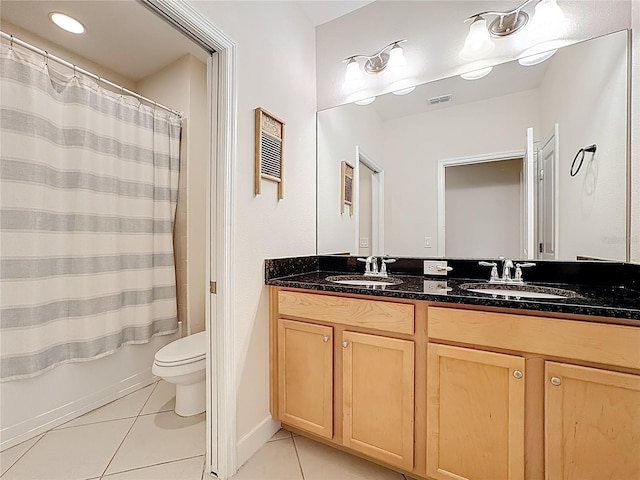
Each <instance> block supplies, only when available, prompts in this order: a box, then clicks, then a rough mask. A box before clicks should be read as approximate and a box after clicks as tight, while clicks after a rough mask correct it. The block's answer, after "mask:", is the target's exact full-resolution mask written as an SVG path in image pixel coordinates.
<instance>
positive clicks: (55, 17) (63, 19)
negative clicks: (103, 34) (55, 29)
mask: <svg viewBox="0 0 640 480" xmlns="http://www.w3.org/2000/svg"><path fill="white" fill-rule="evenodd" d="M49 18H50V19H51V21H52V22H53V23H55V24H56V25H57V26H59V27H60V28H61V29H63V30H66V31H67V32H70V33H75V34H80V33H84V31H85V29H84V25H82V24H81V23H80V22H79V21H78V20H76V19H75V18H71V17H70V16H69V15H65V14H64V13H59V12H51V13H50V14H49Z"/></svg>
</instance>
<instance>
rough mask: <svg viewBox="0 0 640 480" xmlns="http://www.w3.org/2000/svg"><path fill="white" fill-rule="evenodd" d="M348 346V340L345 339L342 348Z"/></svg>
mask: <svg viewBox="0 0 640 480" xmlns="http://www.w3.org/2000/svg"><path fill="white" fill-rule="evenodd" d="M348 346H349V342H347V341H346V340H345V341H344V342H342V348H347V347H348Z"/></svg>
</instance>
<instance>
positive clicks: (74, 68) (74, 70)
mask: <svg viewBox="0 0 640 480" xmlns="http://www.w3.org/2000/svg"><path fill="white" fill-rule="evenodd" d="M73 78H77V75H76V66H75V65H74V66H73Z"/></svg>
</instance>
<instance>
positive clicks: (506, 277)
mask: <svg viewBox="0 0 640 480" xmlns="http://www.w3.org/2000/svg"><path fill="white" fill-rule="evenodd" d="M499 258H500V260H502V262H503V263H502V277H500V276H499V275H498V264H497V263H496V262H478V263H479V264H480V265H482V266H483V267H491V275H490V276H489V283H507V284H522V283H524V280H523V279H522V269H523V268H527V267H535V266H536V264H535V263H532V262H525V263H516V264H515V265H514V263H513V260H508V259H505V258H504V257H499ZM514 267H515V274H514V276H513V278H511V270H512V269H513V268H514Z"/></svg>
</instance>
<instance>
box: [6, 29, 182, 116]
mask: <svg viewBox="0 0 640 480" xmlns="http://www.w3.org/2000/svg"><path fill="white" fill-rule="evenodd" d="M0 35H1V36H2V38H4V39H5V40H9V41H10V42H11V45H12V46H13V44H14V43H15V44H17V45H20V46H21V47H24V48H26V49H28V50H31V51H32V52H35V53H38V54H40V55H42V56H43V57H44V59H45V62H46V61H48V60H53V61H54V62H57V63H59V64H61V65H64V66H65V67H69V68H72V69H73V71H74V72H80V73H82V74H83V75H86V76H87V77H91V78H93V79H94V80H97V82H98V86H100V84H101V83H106V84H107V85H109V86H110V87H113V88H115V89H116V90H119V91H120V92H121V93H126V94H128V95H131V96H132V97H135V98H137V99H138V100H139V101H140V102H146V103H148V104H150V105H152V106H153V107H154V108H161V109H162V110H166V111H167V112H170V113H173V114H174V115H178V116H179V117H180V118H183V116H184V115H183V114H182V112H178V111H177V110H174V109H172V108H169V107H165V106H164V105H161V104H159V103H158V102H155V101H153V100H151V99H149V98H147V97H144V96H142V95H140V94H138V93H136V92H132V91H131V90H129V89H128V88H125V87H123V86H122V85H118V84H116V83H113V82H110V81H109V80H106V79H104V78H102V77H101V76H100V75H96V74H94V73H91V72H88V71H87V70H85V69H83V68H80V67H78V66H76V65H74V64H73V63H70V62H67V61H66V60H63V59H62V58H60V57H56V56H55V55H51V54H50V53H49V52H47V51H46V50H42V49H40V48H38V47H35V46H33V45H31V44H30V43H27V42H25V41H23V40H20V39H19V38H16V37H14V36H13V35H11V34H8V33H5V32H3V31H0Z"/></svg>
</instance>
